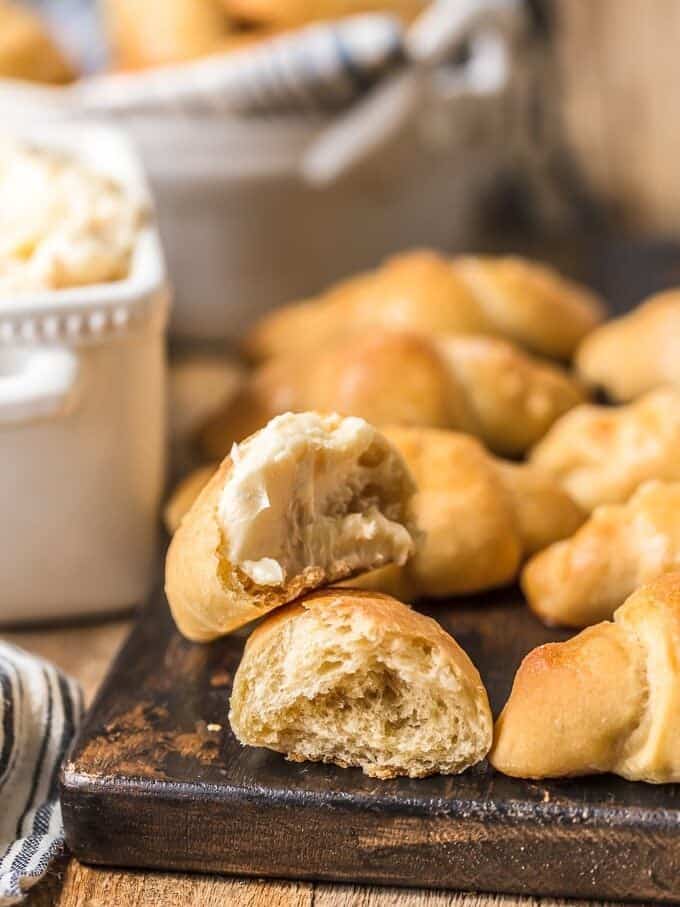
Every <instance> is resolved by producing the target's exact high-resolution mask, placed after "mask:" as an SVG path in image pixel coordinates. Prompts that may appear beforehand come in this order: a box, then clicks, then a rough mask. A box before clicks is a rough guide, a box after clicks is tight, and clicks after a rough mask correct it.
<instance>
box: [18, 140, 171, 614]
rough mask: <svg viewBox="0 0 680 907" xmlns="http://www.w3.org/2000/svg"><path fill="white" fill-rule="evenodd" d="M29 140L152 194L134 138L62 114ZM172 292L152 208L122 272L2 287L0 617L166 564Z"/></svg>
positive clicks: (112, 586)
mask: <svg viewBox="0 0 680 907" xmlns="http://www.w3.org/2000/svg"><path fill="white" fill-rule="evenodd" d="M19 138H25V139H27V140H28V141H30V142H32V143H33V144H36V145H38V146H40V147H45V148H47V149H57V150H61V151H65V152H67V153H72V154H74V155H75V156H76V157H77V158H79V159H82V160H83V161H85V162H86V163H87V164H88V165H89V166H91V167H94V168H95V169H97V170H99V171H100V172H104V173H106V174H108V175H110V176H111V177H112V178H113V179H115V180H116V181H117V182H119V183H121V184H123V185H124V186H126V187H127V188H128V189H129V191H131V192H133V193H135V194H136V195H138V196H142V197H143V198H145V199H146V200H147V201H148V192H147V189H146V183H145V180H144V177H143V174H142V172H141V169H140V166H139V164H138V162H137V159H136V157H135V155H134V153H133V151H132V149H131V147H130V146H129V144H128V142H127V141H126V140H125V138H124V137H123V136H122V135H121V134H120V133H118V132H116V131H114V130H110V129H104V128H93V127H79V126H73V125H71V126H59V127H57V126H54V127H45V128H43V129H30V130H23V131H22V133H21V134H20V135H19ZM167 302H168V291H167V286H166V276H165V266H164V262H163V256H162V253H161V248H160V244H159V240H158V235H157V232H156V228H155V226H154V224H153V220H152V219H151V217H149V219H148V220H147V223H146V226H145V227H144V228H143V229H142V231H141V233H140V235H139V237H138V240H137V243H136V248H135V252H134V255H133V261H132V266H131V270H130V274H129V276H128V277H127V278H126V279H125V280H122V281H117V282H114V283H109V284H100V285H96V286H89V287H79V288H77V289H70V290H60V291H57V292H52V293H43V294H40V295H35V296H30V297H28V296H22V297H21V299H20V300H19V299H16V298H15V299H13V300H10V299H0V500H1V501H2V511H3V516H2V538H1V540H0V589H2V593H1V594H0V622H2V623H20V622H24V621H31V620H59V619H63V618H68V617H73V616H76V615H90V614H96V613H102V612H109V611H114V610H118V609H122V608H126V607H129V606H132V605H136V604H138V603H140V602H142V601H143V600H144V598H145V596H146V595H147V594H148V592H149V589H150V586H151V584H152V582H153V581H154V580H155V578H156V572H157V569H158V568H157V556H158V551H157V542H158V538H157V535H158V528H157V527H158V511H159V505H160V498H161V494H162V486H163V479H164V466H165V352H164V326H165V322H166V317H167Z"/></svg>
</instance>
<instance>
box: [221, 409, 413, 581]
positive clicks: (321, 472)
mask: <svg viewBox="0 0 680 907" xmlns="http://www.w3.org/2000/svg"><path fill="white" fill-rule="evenodd" d="M379 438H380V436H379V435H378V433H377V432H376V430H375V429H374V428H373V427H372V426H371V425H369V424H368V423H367V422H365V421H364V420H363V419H359V418H355V417H349V418H341V417H340V416H337V415H329V416H322V415H319V414H318V413H298V414H293V413H286V414H284V415H282V416H278V417H276V418H275V419H272V421H271V422H270V423H269V424H268V425H267V426H266V427H265V428H264V429H262V430H261V431H260V432H258V433H257V434H256V435H254V436H253V437H252V438H251V439H250V440H248V441H246V442H244V443H243V444H241V445H234V448H233V449H232V453H231V459H232V463H233V467H232V470H231V473H230V475H229V479H228V480H227V482H226V484H225V487H224V489H223V491H222V494H221V497H220V500H219V504H218V516H219V520H220V523H221V526H222V529H223V531H224V537H225V540H226V544H227V549H228V550H227V552H226V553H227V555H228V557H229V560H230V562H231V563H232V564H234V565H236V566H238V567H239V568H240V569H241V570H242V571H243V572H244V573H245V574H246V575H247V576H248V577H249V578H250V579H251V580H252V581H253V582H255V583H257V584H258V585H263V586H275V585H282V584H284V583H285V582H286V581H287V579H288V578H289V577H291V576H294V575H296V574H298V573H301V572H302V571H303V570H304V569H305V567H308V566H322V567H324V568H325V569H330V570H331V572H332V570H333V565H334V564H337V563H338V562H343V563H344V564H346V565H349V569H350V570H354V569H359V568H361V567H363V566H365V565H366V564H367V563H369V564H372V565H381V564H382V563H399V564H403V563H404V562H405V561H406V559H407V558H408V556H409V554H410V553H411V550H412V545H413V543H412V539H411V536H410V534H409V532H408V530H407V529H406V528H405V527H404V526H402V525H401V524H400V523H399V522H397V521H396V519H395V518H396V517H398V516H399V514H397V513H393V512H390V509H389V507H388V508H387V509H384V508H383V507H382V506H381V503H380V501H379V500H378V494H377V492H376V489H380V487H381V486H382V487H383V488H384V486H385V477H386V476H387V474H388V473H390V474H391V472H392V471H394V470H395V469H402V470H403V469H404V466H403V464H402V463H401V461H399V460H397V455H396V454H395V453H394V452H393V451H390V450H389V448H388V446H387V442H386V441H385V440H384V439H382V444H383V446H384V447H385V452H384V459H383V460H382V462H380V463H377V464H376V463H372V462H371V458H370V457H368V458H366V457H364V455H365V454H367V452H368V451H369V448H371V447H372V445H374V444H375V442H376V439H379ZM362 457H364V459H368V462H363V461H362ZM400 503H401V502H400ZM398 506H399V507H400V504H399V505H398ZM383 510H385V512H383Z"/></svg>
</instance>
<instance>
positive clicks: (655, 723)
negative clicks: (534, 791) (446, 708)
mask: <svg viewBox="0 0 680 907" xmlns="http://www.w3.org/2000/svg"><path fill="white" fill-rule="evenodd" d="M489 759H490V761H491V764H492V765H493V766H494V767H495V768H497V769H498V770H499V771H502V772H504V773H505V774H508V775H513V776H515V777H523V778H545V777H563V776H572V775H584V774H590V773H594V772H614V773H615V774H618V775H621V776H622V777H624V778H628V779H629V780H641V781H649V782H653V783H663V782H677V781H680V574H678V573H671V574H666V575H665V576H663V577H661V578H660V579H658V580H656V581H655V582H653V583H651V584H650V585H648V586H643V587H642V588H641V589H638V590H637V592H635V593H634V594H633V595H631V596H630V598H629V599H628V600H627V601H626V602H625V604H623V605H622V606H621V607H620V608H619V609H618V610H617V611H616V613H615V614H614V621H613V623H610V622H604V623H601V624H597V625H596V626H594V627H589V628H588V629H586V630H583V631H582V632H581V633H579V634H578V636H575V637H574V638H573V639H571V640H569V642H566V643H555V644H551V645H548V646H541V647H539V648H538V649H535V650H534V651H533V652H531V653H530V654H529V655H528V656H527V657H526V658H525V660H524V661H523V662H522V665H521V666H520V668H519V670H518V672H517V675H516V677H515V681H514V684H513V688H512V692H511V694H510V698H509V700H508V702H507V703H506V706H505V708H504V709H503V712H502V713H501V716H500V717H499V719H498V721H497V723H496V729H495V734H494V745H493V748H492V751H491V753H490V756H489Z"/></svg>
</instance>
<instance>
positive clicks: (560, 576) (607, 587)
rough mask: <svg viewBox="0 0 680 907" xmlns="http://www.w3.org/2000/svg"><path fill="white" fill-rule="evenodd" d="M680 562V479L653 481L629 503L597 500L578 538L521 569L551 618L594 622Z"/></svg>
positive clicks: (527, 589) (541, 610) (536, 607)
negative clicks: (597, 504)
mask: <svg viewBox="0 0 680 907" xmlns="http://www.w3.org/2000/svg"><path fill="white" fill-rule="evenodd" d="M675 570H680V482H657V481H652V482H646V483H645V484H644V485H641V486H640V488H638V490H637V491H636V492H635V494H634V495H633V496H632V497H631V498H630V500H629V501H628V502H627V503H625V504H616V505H609V506H606V505H604V506H602V507H598V508H596V510H595V511H594V513H593V515H592V516H591V517H590V519H589V520H588V522H587V523H585V524H584V525H583V526H582V527H581V528H580V529H579V530H578V532H576V534H575V535H573V536H572V537H571V538H568V539H565V540H564V541H561V542H556V543H555V544H554V545H551V546H550V547H549V548H546V549H545V551H541V552H540V553H539V554H537V555H536V556H535V557H533V558H532V559H531V560H530V561H529V563H528V564H527V565H526V567H525V568H524V571H523V573H522V589H523V590H524V594H525V596H526V599H527V602H528V603H529V606H530V607H531V609H532V610H533V611H534V613H535V614H537V615H538V616H539V617H540V618H541V620H542V621H543V622H544V623H547V624H558V625H561V626H566V627H579V628H581V627H587V626H590V625H591V624H595V623H597V622H598V621H600V620H609V619H611V617H612V615H613V613H614V611H616V609H617V608H618V607H619V605H621V604H622V603H623V602H624V601H625V600H626V599H627V598H628V596H629V595H630V594H631V593H632V592H633V591H634V590H635V589H637V588H638V586H641V585H643V584H644V583H649V582H651V581H652V580H654V579H656V578H657V577H659V576H662V575H663V574H664V573H671V572H673V571H675Z"/></svg>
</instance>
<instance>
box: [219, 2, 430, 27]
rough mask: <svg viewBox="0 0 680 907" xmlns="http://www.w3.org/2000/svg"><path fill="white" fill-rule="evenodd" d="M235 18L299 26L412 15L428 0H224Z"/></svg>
mask: <svg viewBox="0 0 680 907" xmlns="http://www.w3.org/2000/svg"><path fill="white" fill-rule="evenodd" d="M222 2H223V4H224V8H225V9H226V10H227V12H228V13H229V15H230V16H232V17H233V18H234V19H236V20H238V21H241V22H246V23H248V24H250V25H260V26H262V25H264V26H277V27H279V28H295V27H296V26H297V25H305V24H306V23H308V22H315V21H318V20H320V19H341V18H342V17H343V16H353V15H357V14H358V13H367V12H388V13H394V14H395V15H398V16H402V17H403V18H405V19H412V18H413V17H414V16H416V15H417V14H418V13H419V12H421V11H422V10H423V9H424V8H425V6H426V4H427V0H222Z"/></svg>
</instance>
